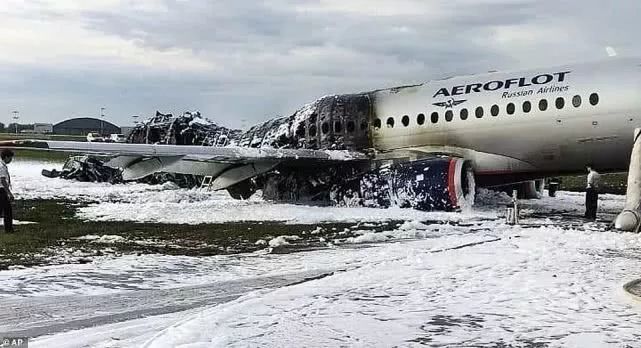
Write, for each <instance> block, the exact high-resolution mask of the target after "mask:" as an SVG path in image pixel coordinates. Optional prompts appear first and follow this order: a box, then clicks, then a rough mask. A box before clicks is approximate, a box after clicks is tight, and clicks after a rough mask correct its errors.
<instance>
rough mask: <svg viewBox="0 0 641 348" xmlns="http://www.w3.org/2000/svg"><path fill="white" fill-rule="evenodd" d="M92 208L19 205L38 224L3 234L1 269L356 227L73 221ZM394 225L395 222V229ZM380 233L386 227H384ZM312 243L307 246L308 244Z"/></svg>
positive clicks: (226, 249)
mask: <svg viewBox="0 0 641 348" xmlns="http://www.w3.org/2000/svg"><path fill="white" fill-rule="evenodd" d="M86 204H88V203H74V202H66V201H56V200H20V201H16V203H15V209H14V218H15V219H18V220H21V221H31V222H36V224H29V225H18V226H16V233H14V234H6V233H2V232H0V269H6V268H7V267H9V266H11V265H21V266H34V265H42V264H47V263H48V262H49V261H48V259H47V257H46V256H47V255H42V253H43V251H44V250H48V249H49V248H54V249H55V248H61V247H64V248H73V249H74V250H82V251H92V252H96V251H98V250H100V249H102V248H106V247H109V248H112V249H114V250H115V252H117V253H161V254H168V255H189V256H209V255H218V254H233V253H241V252H252V251H256V250H259V249H262V248H264V247H265V246H261V245H256V241H258V240H259V239H265V240H269V239H271V238H273V237H276V236H279V235H296V236H300V237H302V238H304V239H305V240H306V243H307V242H309V243H312V244H313V243H316V244H317V245H322V243H320V241H319V240H320V237H329V236H332V235H333V236H335V235H336V233H338V231H343V230H344V229H345V228H348V227H350V226H353V225H354V224H344V223H343V224H341V223H339V224H325V225H320V226H323V227H324V228H325V231H324V232H323V233H320V234H316V235H313V236H310V235H309V234H305V233H306V232H309V231H312V230H314V229H315V228H316V227H317V226H319V225H318V224H313V225H285V224H281V223H278V222H264V223H263V222H250V223H225V224H200V225H179V224H155V223H134V222H94V221H82V220H80V219H77V218H75V212H76V209H77V208H78V207H80V206H84V205H86ZM392 223H394V222H391V223H390V224H392ZM380 228H383V229H384V228H386V226H381V227H380ZM88 234H93V235H99V236H100V235H105V234H107V235H118V236H122V237H125V238H127V239H128V240H130V241H135V240H153V241H155V242H154V243H153V244H152V245H141V244H137V243H134V242H126V243H115V244H104V245H100V244H96V243H90V242H89V241H86V240H76V239H74V238H75V237H80V236H84V235H88ZM309 243H308V245H309Z"/></svg>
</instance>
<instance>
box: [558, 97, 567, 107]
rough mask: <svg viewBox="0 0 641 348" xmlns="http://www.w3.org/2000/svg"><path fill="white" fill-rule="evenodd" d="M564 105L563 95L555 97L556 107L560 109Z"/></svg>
mask: <svg viewBox="0 0 641 348" xmlns="http://www.w3.org/2000/svg"><path fill="white" fill-rule="evenodd" d="M564 107H565V99H563V97H558V98H556V108H557V109H559V110H561V109H563V108H564Z"/></svg>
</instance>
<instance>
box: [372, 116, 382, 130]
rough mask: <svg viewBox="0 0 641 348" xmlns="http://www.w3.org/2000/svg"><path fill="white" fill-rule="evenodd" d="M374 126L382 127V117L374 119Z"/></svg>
mask: <svg viewBox="0 0 641 348" xmlns="http://www.w3.org/2000/svg"><path fill="white" fill-rule="evenodd" d="M374 128H376V129H380V128H381V119H380V118H377V119H375V120H374Z"/></svg>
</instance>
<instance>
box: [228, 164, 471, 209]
mask: <svg viewBox="0 0 641 348" xmlns="http://www.w3.org/2000/svg"><path fill="white" fill-rule="evenodd" d="M256 183H257V188H261V189H262V190H263V198H265V199H269V200H277V201H283V200H285V201H298V202H307V203H310V202H317V203H323V202H328V203H330V204H333V205H339V206H366V207H378V208H388V207H391V206H398V207H403V208H414V209H418V210H426V211H434V210H440V211H452V210H457V209H460V208H462V207H464V206H471V205H472V204H473V203H474V188H475V184H474V173H473V171H472V166H471V164H470V162H469V161H465V160H464V159H461V158H453V157H438V158H430V159H423V160H418V161H413V162H403V163H398V164H391V165H385V166H382V167H379V168H376V169H373V170H369V165H368V164H367V163H364V164H363V163H361V164H345V165H342V166H341V165H333V166H327V167H314V168H306V169H301V168H291V169H288V168H286V167H284V168H279V169H278V170H277V171H273V172H271V173H267V174H266V175H262V176H260V177H258V178H257V180H256ZM230 192H231V191H230ZM232 196H234V195H232Z"/></svg>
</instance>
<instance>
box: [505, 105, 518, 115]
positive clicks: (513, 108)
mask: <svg viewBox="0 0 641 348" xmlns="http://www.w3.org/2000/svg"><path fill="white" fill-rule="evenodd" d="M505 109H506V111H507V114H508V115H514V112H515V111H516V106H514V103H509V104H507V107H506V108H505Z"/></svg>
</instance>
